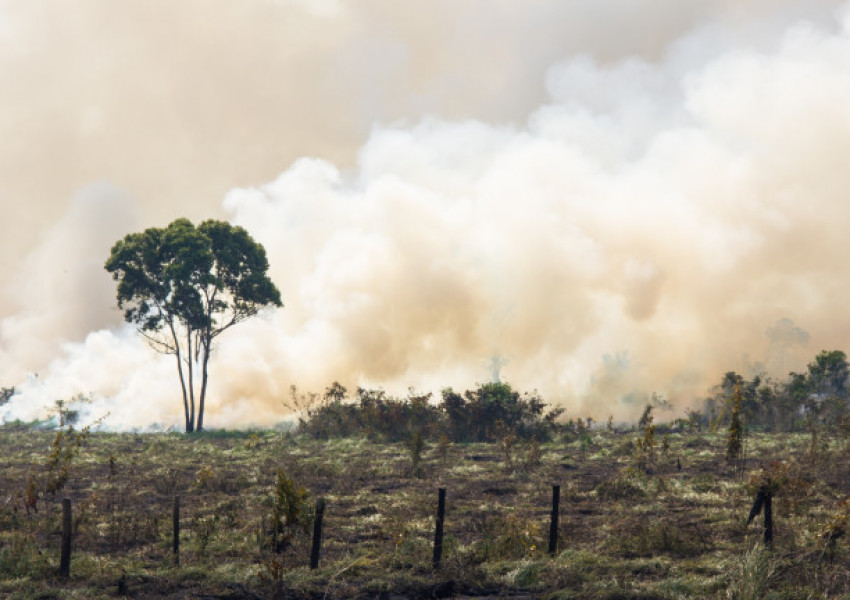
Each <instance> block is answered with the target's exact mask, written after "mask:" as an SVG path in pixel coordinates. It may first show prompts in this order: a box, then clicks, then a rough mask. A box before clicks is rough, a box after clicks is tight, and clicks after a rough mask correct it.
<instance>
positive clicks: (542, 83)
mask: <svg viewBox="0 0 850 600" xmlns="http://www.w3.org/2000/svg"><path fill="white" fill-rule="evenodd" d="M432 5H433V6H434V10H433V11H431V10H429V11H427V14H424V15H423V14H421V13H420V14H416V15H414V14H407V12H406V11H407V10H409V9H407V8H401V6H402V5H399V4H398V3H392V2H389V3H387V2H379V1H373V2H363V3H360V2H358V3H348V2H344V1H342V0H339V1H328V2H323V3H319V4H313V3H306V2H296V1H290V2H280V1H277V2H273V1H267V2H259V1H258V2H256V3H239V4H232V3H224V2H223V3H220V4H219V3H199V4H195V3H193V2H185V3H177V7H176V8H175V9H174V12H173V13H170V14H169V16H170V17H172V21H173V22H172V21H169V22H168V23H165V24H164V29H163V31H162V32H160V33H159V34H158V35H159V36H160V37H159V38H157V39H153V38H151V37H150V35H151V33H150V31H149V30H147V29H145V27H147V25H148V24H149V22H151V21H152V20H153V19H154V18H155V16H157V15H154V14H153V12H154V11H153V9H151V8H149V5H147V4H145V3H139V4H138V5H135V8H134V12H135V13H136V14H135V17H136V18H137V20H136V21H134V22H133V23H132V24H131V23H130V22H129V21H128V19H129V17H127V16H125V15H120V14H118V12H117V11H115V10H114V9H112V8H110V7H111V6H112V4H111V3H104V2H95V1H92V2H89V3H85V4H84V6H85V10H81V11H80V14H79V15H78V16H77V17H76V20H73V21H72V22H71V23H70V25H69V26H68V28H67V30H66V33H65V34H64V35H66V36H68V40H67V41H68V43H69V47H70V48H71V49H72V50H73V51H72V52H68V53H67V54H68V56H67V61H68V63H67V64H68V65H69V66H68V68H69V72H68V73H66V74H65V75H66V77H67V78H69V80H73V81H78V80H85V81H88V82H90V83H93V84H96V83H98V82H100V83H104V82H106V83H109V85H105V84H104V85H103V87H100V88H99V87H97V86H96V85H94V86H93V87H92V88H91V89H89V90H88V91H87V92H86V94H96V95H97V97H98V100H97V101H95V100H93V99H92V96H90V95H83V96H80V97H74V96H72V97H70V98H69V99H68V102H70V103H71V109H72V110H71V114H72V115H76V118H77V121H75V122H74V123H73V126H74V127H75V128H76V129H75V130H74V131H73V132H69V131H68V130H67V127H68V126H69V123H68V122H67V121H63V117H62V116H61V115H59V114H58V113H57V114H55V115H54V114H52V113H51V116H50V119H53V120H50V119H48V120H47V121H45V122H44V123H43V129H42V130H39V131H37V132H33V133H37V135H33V136H24V137H19V139H22V140H24V141H21V142H20V145H19V146H12V145H5V146H2V147H0V168H2V169H3V170H4V171H3V172H4V173H5V172H9V173H12V175H10V176H9V177H8V178H6V179H5V180H4V181H5V182H6V183H5V185H6V186H7V187H8V188H9V190H10V191H9V192H8V193H6V194H5V196H6V198H8V199H9V200H8V202H9V204H7V205H6V208H7V212H8V211H10V210H12V209H13V208H14V207H17V206H21V207H24V208H23V209H22V213H21V214H22V216H21V219H20V224H19V227H15V226H14V225H12V224H10V221H5V225H4V241H3V245H2V246H0V248H2V251H3V256H4V260H3V262H2V263H0V273H3V274H4V279H3V280H4V282H6V286H5V287H6V289H5V291H6V293H5V295H4V297H3V300H2V304H0V307H2V308H3V310H4V313H3V314H4V315H5V316H4V317H3V319H2V321H0V359H2V364H0V384H2V385H7V386H8V385H15V386H17V388H18V394H17V395H16V396H14V397H13V398H12V400H11V401H10V402H9V403H8V404H6V405H4V406H2V407H0V419H10V418H16V417H17V418H35V417H37V416H39V415H40V414H42V413H43V410H44V407H45V406H47V405H49V404H50V403H52V402H53V401H54V400H56V399H58V398H70V397H71V396H73V395H75V394H79V393H82V394H86V395H89V396H90V397H91V398H92V400H93V404H92V405H91V411H92V412H93V414H94V413H97V412H98V411H99V412H101V413H102V412H106V411H109V412H110V413H111V416H110V418H109V420H108V421H107V422H106V424H107V426H109V427H114V428H123V429H126V428H133V427H144V426H149V425H151V424H155V423H157V424H162V425H163V426H166V427H167V426H170V425H174V424H179V422H180V411H181V404H180V396H179V386H178V384H177V380H176V373H175V369H174V365H173V358H172V357H164V356H160V355H157V354H155V353H154V352H153V351H151V350H150V349H149V348H147V347H145V345H144V344H143V342H142V341H141V340H140V339H139V338H138V336H136V335H135V334H134V332H133V331H132V329H130V328H129V327H128V326H126V325H123V324H122V323H121V319H120V313H119V312H118V311H117V309H116V308H114V284H113V283H112V282H111V281H110V280H109V278H108V276H107V275H106V274H105V272H103V269H102V265H103V261H104V260H105V259H106V256H107V254H108V250H109V247H110V246H111V244H112V243H113V242H114V241H115V240H117V239H119V238H120V237H122V236H123V235H125V234H126V233H128V232H130V231H134V230H139V229H142V228H144V227H148V226H154V225H156V226H162V225H165V224H167V222H168V221H169V220H171V219H173V218H175V217H177V216H183V215H184V214H185V215H186V216H189V217H190V218H193V219H194V220H197V219H200V218H204V217H207V216H220V217H224V218H227V219H229V220H231V221H232V222H234V223H235V224H238V225H241V226H244V227H245V228H246V229H247V230H248V231H249V232H250V233H251V234H252V235H253V236H254V238H255V239H256V240H257V241H259V242H261V243H262V244H263V245H264V246H265V247H266V249H267V251H268V254H269V260H270V264H271V269H270V274H271V277H272V279H273V280H274V281H275V283H276V284H277V286H278V287H279V288H280V290H281V292H282V295H283V300H284V304H285V305H286V307H285V308H284V309H281V310H277V311H274V312H268V313H264V314H262V315H261V316H260V317H259V318H257V319H254V320H253V321H248V322H246V323H243V324H241V325H240V326H239V327H236V328H234V329H233V330H231V331H228V332H227V333H226V334H224V335H223V336H222V338H221V341H220V345H219V347H218V349H217V352H216V353H215V355H214V357H213V364H212V365H211V388H210V394H211V397H210V400H209V406H208V411H209V412H208V416H207V418H206V423H207V424H208V425H209V426H211V427H215V426H223V425H228V426H232V425H234V424H238V425H249V424H269V423H273V422H275V421H278V420H281V419H282V418H283V416H284V413H285V411H284V409H283V408H282V406H281V403H280V401H281V399H283V398H284V397H286V396H287V395H288V393H289V387H290V385H292V384H295V385H297V386H298V387H299V388H300V389H304V390H313V391H321V390H322V389H323V388H324V387H326V386H327V385H329V384H330V383H331V382H332V381H333V380H339V381H341V382H342V383H344V384H346V385H348V386H352V387H353V386H357V385H363V386H382V387H385V388H387V389H388V390H390V391H393V392H396V393H402V392H403V391H404V390H406V389H407V388H408V387H409V386H413V387H415V388H416V389H417V390H419V391H439V389H441V388H442V387H446V386H454V387H456V388H467V387H470V386H473V385H475V384H476V383H478V382H486V381H488V380H490V378H491V377H492V373H491V371H492V363H489V362H488V359H489V358H490V357H493V356H499V357H501V359H502V362H501V364H500V367H501V370H500V372H499V377H500V378H501V379H502V380H503V381H509V382H510V383H512V384H513V385H514V386H515V387H517V388H519V389H523V390H526V389H527V390H531V389H537V390H539V391H540V392H541V393H542V394H543V395H544V397H545V398H546V399H547V400H549V401H551V402H556V403H559V404H562V405H563V406H565V408H566V409H567V414H569V415H572V416H593V417H595V418H597V419H604V418H606V417H607V416H608V415H609V414H612V415H614V416H615V418H617V419H631V418H634V416H635V415H636V414H637V413H639V412H640V409H641V408H642V407H641V403H642V402H643V401H645V399H646V398H648V397H649V396H650V395H651V394H652V393H658V394H660V395H662V396H664V397H665V398H668V399H669V400H671V401H672V402H673V404H674V405H675V406H676V407H677V408H678V409H679V410H683V409H684V408H685V407H687V406H689V405H692V404H693V403H694V402H696V401H698V400H699V399H700V398H701V397H703V396H704V395H705V393H706V391H707V389H708V388H709V387H710V386H711V385H713V384H714V383H716V382H717V381H719V378H720V376H721V375H722V373H723V372H725V371H727V370H730V369H739V370H746V369H747V368H748V365H752V364H753V363H754V362H759V363H761V364H763V365H764V366H765V368H766V369H768V370H769V371H770V372H771V373H772V374H774V375H777V376H781V375H782V374H783V373H786V372H787V371H788V370H792V369H800V368H804V366H805V362H806V360H807V359H808V358H810V357H809V356H808V355H807V353H809V354H812V355H813V354H814V353H815V352H817V351H818V350H820V349H822V348H843V347H845V346H844V344H845V342H846V340H847V339H848V334H850V319H848V317H846V316H845V314H844V313H845V312H846V311H844V310H843V309H844V303H845V299H846V298H848V297H850V275H848V273H847V270H846V268H845V261H846V256H847V255H848V253H850V241H848V237H847V235H846V232H845V231H844V229H845V227H844V224H845V223H847V222H850V221H848V218H850V205H848V203H847V202H846V195H847V193H848V191H850V171H848V170H847V169H846V168H845V166H844V162H845V157H846V156H850V79H848V78H847V76H846V74H847V72H848V69H850V16H848V15H850V10H848V8H847V7H844V8H840V5H839V4H838V3H834V2H819V3H804V2H794V1H791V0H787V1H780V0H777V1H768V0H763V1H760V2H754V3H748V4H747V6H746V7H735V6H733V5H730V4H729V3H726V2H721V1H719V0H717V1H709V0H703V1H700V2H689V3H681V2H673V1H671V0H652V1H651V2H646V3H641V4H640V6H639V7H638V6H637V5H635V4H634V3H630V2H615V3H614V4H613V5H612V6H609V7H607V8H606V12H605V13H604V14H603V13H602V12H601V9H600V8H599V4H598V3H594V2H577V3H558V2H544V1H539V2H530V3H523V4H516V5H514V4H504V5H503V4H497V5H494V4H493V3H489V2H479V1H469V2H460V3H458V2H438V3H436V4H435V5H434V4H433V3H431V4H429V6H432ZM236 6H239V7H243V8H238V9H237V8H235V7H236ZM209 7H212V8H209ZM310 7H312V8H310ZM638 9H639V10H638ZM33 10H35V9H33ZM197 11H202V12H208V11H209V13H210V14H209V19H207V20H203V19H200V20H198V22H197V26H196V27H195V28H194V29H192V30H191V31H189V32H188V33H187V34H186V35H187V36H188V38H189V39H187V40H185V43H178V42H183V40H178V36H177V32H178V31H181V30H180V29H179V25H180V24H181V23H184V22H185V20H186V19H187V18H188V15H190V14H191V15H192V16H196V15H195V13H196V12H197ZM216 11H217V12H216ZM7 13H8V15H11V16H9V17H8V18H5V19H4V17H6V16H7ZM15 16H18V17H19V18H20V19H23V21H22V23H23V24H18V25H16V24H15V19H14V17H15ZM24 17H26V15H24ZM24 17H21V15H20V14H17V15H16V13H14V12H13V11H9V10H8V9H6V8H5V7H4V6H3V5H0V43H5V44H7V45H9V46H10V47H13V48H17V49H18V52H19V53H21V54H22V55H35V56H41V55H42V54H45V55H47V56H50V57H53V58H52V59H51V60H56V61H58V60H60V59H59V58H57V57H55V56H53V55H52V54H51V51H52V50H51V47H47V48H45V47H43V46H42V45H40V43H38V42H41V43H42V44H47V42H46V41H45V40H43V39H42V37H41V36H47V34H48V33H49V32H51V31H53V29H51V27H53V26H54V25H53V24H51V23H52V22H51V21H50V20H49V19H48V23H47V24H44V25H41V26H40V27H43V28H45V29H44V30H40V31H37V32H35V33H33V32H31V31H28V30H27V25H28V24H29V23H30V21H27V20H26V19H25V18H24ZM275 19H277V20H276V21H275ZM269 22H273V23H276V27H277V28H276V29H275V28H274V27H272V26H271V25H268V23H269ZM6 23H10V24H7V25H5V26H4V24H6ZM254 24H257V26H258V28H257V29H254V28H251V27H250V25H254ZM10 31H11V32H12V33H9V32H10ZM21 31H25V32H26V35H23V34H21V33H20V32H21ZM92 31H94V32H95V33H97V34H98V36H97V37H96V39H100V40H103V41H104V42H105V43H107V44H109V45H110V47H114V49H115V51H116V52H115V54H114V56H116V57H117V58H103V59H102V62H100V63H94V64H92V63H91V62H90V61H89V62H85V61H84V62H83V63H73V64H86V65H88V66H87V67H86V69H87V70H86V72H84V73H82V72H77V71H75V70H74V69H75V68H78V67H71V66H70V65H71V64H72V63H71V61H72V60H74V59H75V57H76V58H79V57H80V56H83V57H87V58H90V56H89V53H90V52H92V51H93V50H92V49H91V48H88V47H86V46H85V45H82V41H81V40H83V39H85V35H87V34H89V33H91V32H92ZM122 31H128V32H129V33H130V34H132V35H119V33H120V32H122ZM285 31H290V32H292V33H293V36H292V38H291V39H289V38H286V36H284V35H283V34H282V33H281V32H285ZM229 35H232V36H235V38H236V40H237V41H238V40H239V39H240V37H241V36H246V39H247V38H250V39H251V43H250V44H247V46H245V45H242V44H239V43H229V44H227V45H226V48H227V50H225V49H224V48H222V47H221V46H220V45H219V43H220V42H221V41H222V40H223V39H228V38H227V36H229ZM172 36H173V37H172ZM279 36H280V37H279ZM284 38H286V39H287V41H286V42H285V43H284V42H283V41H281V40H282V39H284ZM10 40H11V41H10ZM564 40H566V41H564ZM139 45H141V49H139ZM257 46H259V49H258V48H257ZM12 54H14V53H12ZM255 57H260V58H259V59H258V60H259V62H258V63H257V66H256V67H255V68H252V69H248V68H246V65H247V64H248V62H249V59H251V58H255ZM166 59H167V60H168V61H169V62H175V63H177V64H179V65H183V67H184V68H185V70H184V71H179V70H177V71H176V70H170V69H165V70H164V71H162V72H159V71H157V70H156V68H155V67H157V66H158V65H161V64H164V61H166ZM2 60H5V61H6V62H5V63H3V62H2ZM62 60H65V59H64V58H63V59H62ZM131 60H138V61H141V64H140V71H137V72H142V73H150V74H152V77H153V79H152V80H151V81H144V82H143V81H138V80H135V79H133V78H132V76H131V75H130V74H129V72H124V71H123V68H124V67H125V66H126V65H127V64H129V63H128V62H127V61H131ZM204 60H205V61H207V62H208V63H209V64H211V65H213V66H212V67H211V68H209V69H207V70H203V69H200V70H198V69H196V67H198V65H199V64H201V62H202V61H204ZM21 64H23V63H22V62H21V61H18V62H15V60H13V59H11V58H8V57H7V58H6V59H0V73H2V72H4V71H5V72H7V73H9V72H12V71H13V69H14V68H21V67H20V65H21ZM32 64H34V67H33V68H32V72H28V73H27V77H23V76H22V79H21V80H20V81H21V82H20V84H19V85H18V86H13V87H14V89H13V90H11V91H5V92H0V94H4V93H5V94H7V95H9V96H10V101H14V100H15V99H16V98H18V96H20V97H21V98H25V97H28V95H31V94H33V93H34V90H39V91H43V90H46V87H45V86H46V84H45V81H44V79H41V78H40V76H41V75H42V73H41V71H39V69H45V70H46V71H45V73H46V72H48V71H49V70H47V69H48V67H47V66H46V65H47V64H48V63H47V62H44V63H43V62H39V61H34V62H33V63H32ZM49 64H51V65H52V64H53V63H52V62H50V63H49ZM62 64H63V65H64V64H65V63H64V62H63V63H62ZM52 68H53V67H51V69H52ZM189 73H192V74H193V81H192V82H188V81H183V80H181V79H179V77H178V75H180V74H183V75H186V77H187V78H188V74H189ZM19 74H20V73H19ZM278 74H279V75H280V76H278ZM122 78H129V79H126V80H124V79H122ZM115 81H119V82H120V83H114V82H115ZM295 82H302V83H304V84H305V86H306V87H300V86H299V85H293V83H295ZM220 84H226V85H220ZM75 89H76V88H75ZM80 89H82V88H80ZM137 94H142V95H143V101H142V100H139V99H138V98H135V96H136V95H137ZM43 101H44V102H45V103H47V102H48V99H47V98H45V99H43ZM11 105H12V106H18V104H16V103H15V102H11ZM116 107H122V108H121V110H118V109H117V108H116ZM22 110H23V109H22ZM124 110H126V111H130V112H122V111H124ZM127 116H133V117H137V118H134V119H129V120H126V117H127ZM278 117H280V119H278ZM3 118H7V119H11V117H8V116H5V117H0V119H3ZM154 123H155V124H156V125H157V127H156V128H154V129H155V130H156V131H160V132H162V133H161V135H162V138H161V139H156V138H155V137H151V136H150V135H149V130H151V129H152V124H154ZM280 123H283V124H284V125H285V127H283V126H281V125H280ZM115 124H119V126H117V128H114V127H113V125H115ZM26 126H27V125H20V124H19V123H18V122H17V121H15V122H14V123H11V121H10V122H4V123H0V128H1V129H2V130H3V131H7V132H8V131H13V132H14V131H15V128H16V127H17V128H20V127H26ZM22 133H26V132H22ZM136 136H139V137H136ZM6 139H8V136H7V137H6ZM80 140H82V141H83V142H85V144H84V147H85V148H89V149H92V154H91V155H83V156H76V155H75V156H71V157H69V158H70V162H71V164H64V162H63V161H62V160H61V159H60V157H59V156H57V155H51V152H60V151H61V150H60V149H64V151H68V148H70V147H71V146H73V144H75V143H77V142H79V141H80ZM51 141H52V142H51ZM51 144H52V145H51ZM228 145H232V147H233V148H232V149H231V148H230V147H229V146H228ZM36 148H37V149H38V154H37V155H38V156H39V157H42V158H43V160H44V161H45V163H44V168H45V169H46V170H47V172H48V174H49V176H47V177H43V178H39V177H37V172H36V169H35V167H34V166H33V165H34V163H26V161H27V160H32V156H35V155H36V150H35V149H36ZM57 148H58V149H57ZM116 148H121V149H125V150H126V152H125V153H123V154H122V153H120V152H116ZM241 150H244V152H242V151H241ZM14 152H17V154H15V156H14V157H13V158H10V156H12V154H13V153H14ZM299 155H312V156H313V157H312V158H297V159H296V157H297V156H299ZM22 161H23V162H22ZM24 163H26V164H24ZM287 165H289V166H287ZM276 171H277V172H280V171H282V172H280V173H279V174H276ZM54 172H55V173H54ZM103 178H109V179H110V180H112V181H114V182H115V183H114V184H106V183H100V184H97V185H94V186H88V187H82V188H81V189H80V190H79V191H78V192H77V193H76V195H74V196H73V198H72V200H70V202H58V201H56V200H55V199H56V198H61V197H63V194H66V196H67V190H68V189H72V188H74V187H79V186H80V184H82V183H86V182H87V181H94V180H100V179H103ZM39 179H44V180H48V181H47V182H43V183H34V182H36V181H37V180H39ZM263 181H268V182H267V183H261V182H263ZM175 182H179V183H175ZM171 183H175V185H173V186H170V184H171ZM0 185H4V184H0ZM225 190H227V191H226V192H225ZM0 192H3V190H2V189H0ZM28 197H33V198H34V202H32V203H27V202H26V201H25V200H24V199H25V198H28ZM221 197H223V198H224V199H223V202H221V201H220V198H221ZM154 198H155V200H154ZM215 198H218V199H217V200H216V201H215V203H213V202H212V200H213V199H215ZM845 349H846V347H845ZM35 373H38V375H37V376H36V375H35Z"/></svg>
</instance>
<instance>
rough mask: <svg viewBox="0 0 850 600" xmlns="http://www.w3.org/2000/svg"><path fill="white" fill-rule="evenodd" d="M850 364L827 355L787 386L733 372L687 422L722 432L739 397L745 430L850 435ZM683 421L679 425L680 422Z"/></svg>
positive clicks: (835, 354) (787, 381)
mask: <svg viewBox="0 0 850 600" xmlns="http://www.w3.org/2000/svg"><path fill="white" fill-rule="evenodd" d="M848 374H850V364H848V362H847V355H846V354H845V353H844V352H842V351H841V350H824V351H822V352H821V353H820V354H818V355H817V356H816V357H815V359H814V360H813V361H812V362H810V363H809V365H808V368H807V370H806V372H805V373H795V372H792V373H789V374H788V377H787V378H786V379H785V380H784V381H777V380H773V379H770V378H766V377H763V376H760V375H757V376H755V377H753V378H752V379H746V378H744V377H743V376H741V375H739V374H738V373H736V372H734V371H729V372H727V373H726V374H725V375H724V376H723V379H722V381H721V382H720V383H719V384H718V385H716V386H715V387H714V388H713V389H712V395H711V396H709V397H708V398H706V399H705V402H704V404H703V409H702V410H701V411H690V412H689V413H688V419H686V420H684V421H685V422H686V423H687V424H688V425H691V426H694V427H706V426H707V427H712V428H717V427H723V426H725V425H726V424H727V423H728V422H729V419H730V416H731V411H732V404H733V401H734V398H735V394H736V391H737V393H739V394H740V399H741V414H742V417H743V420H744V424H745V425H746V426H747V427H748V428H751V429H758V430H761V431H811V430H812V429H813V428H827V429H844V430H847V432H848V433H850V393H848V382H847V378H848ZM680 421H681V420H680Z"/></svg>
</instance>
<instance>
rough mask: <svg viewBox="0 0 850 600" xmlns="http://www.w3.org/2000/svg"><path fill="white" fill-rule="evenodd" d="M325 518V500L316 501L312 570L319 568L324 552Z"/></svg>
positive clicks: (311, 558)
mask: <svg viewBox="0 0 850 600" xmlns="http://www.w3.org/2000/svg"><path fill="white" fill-rule="evenodd" d="M324 516H325V499H324V498H319V499H318V500H317V501H316V520H315V521H313V547H312V548H311V549H310V568H311V569H317V568H319V554H320V552H321V550H322V520H323V518H324Z"/></svg>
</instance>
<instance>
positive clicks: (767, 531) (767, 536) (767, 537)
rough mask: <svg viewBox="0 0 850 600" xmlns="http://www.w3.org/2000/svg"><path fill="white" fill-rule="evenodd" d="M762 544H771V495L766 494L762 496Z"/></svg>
mask: <svg viewBox="0 0 850 600" xmlns="http://www.w3.org/2000/svg"><path fill="white" fill-rule="evenodd" d="M764 544H765V545H766V546H770V545H772V544H773V495H772V494H767V495H766V496H765V498H764Z"/></svg>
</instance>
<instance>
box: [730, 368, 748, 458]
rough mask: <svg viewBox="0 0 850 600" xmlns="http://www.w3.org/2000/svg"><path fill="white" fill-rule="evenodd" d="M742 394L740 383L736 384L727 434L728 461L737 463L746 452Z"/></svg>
mask: <svg viewBox="0 0 850 600" xmlns="http://www.w3.org/2000/svg"><path fill="white" fill-rule="evenodd" d="M742 400H743V398H742V395H741V387H740V385H736V386H735V392H734V394H733V396H732V411H731V415H730V418H729V430H728V432H727V434H726V461H727V462H729V463H735V462H736V461H738V460H739V459H740V458H741V455H742V454H743V452H744V425H743V423H741V411H742Z"/></svg>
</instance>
